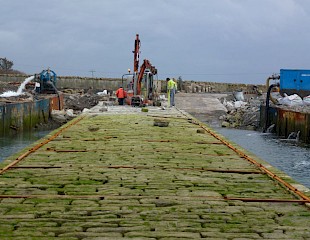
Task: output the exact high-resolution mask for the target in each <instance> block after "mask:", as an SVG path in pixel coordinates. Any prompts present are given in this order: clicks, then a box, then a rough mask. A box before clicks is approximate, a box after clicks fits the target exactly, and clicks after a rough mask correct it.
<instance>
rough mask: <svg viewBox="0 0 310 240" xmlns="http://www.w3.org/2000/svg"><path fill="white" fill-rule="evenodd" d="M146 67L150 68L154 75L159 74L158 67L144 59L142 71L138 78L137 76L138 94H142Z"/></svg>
mask: <svg viewBox="0 0 310 240" xmlns="http://www.w3.org/2000/svg"><path fill="white" fill-rule="evenodd" d="M146 69H148V70H149V71H150V72H151V73H152V74H153V75H156V74H157V69H156V68H155V67H154V66H152V64H151V63H150V61H149V60H147V59H144V60H143V64H142V65H141V67H140V72H139V74H138V78H137V94H138V95H140V94H141V82H142V79H143V75H144V73H145V70H146Z"/></svg>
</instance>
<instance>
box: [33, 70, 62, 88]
mask: <svg viewBox="0 0 310 240" xmlns="http://www.w3.org/2000/svg"><path fill="white" fill-rule="evenodd" d="M35 81H36V83H37V84H36V92H38V93H57V92H58V91H57V89H56V82H57V75H56V73H55V72H54V71H52V70H50V69H47V70H43V71H42V72H41V73H39V74H36V75H35Z"/></svg>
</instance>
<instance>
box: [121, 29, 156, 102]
mask: <svg viewBox="0 0 310 240" xmlns="http://www.w3.org/2000/svg"><path fill="white" fill-rule="evenodd" d="M140 47H141V42H140V39H139V34H136V39H135V48H134V51H132V52H133V54H134V72H133V73H132V74H130V73H129V74H124V75H123V77H122V83H123V82H124V77H125V76H126V78H127V81H126V83H127V86H126V88H125V89H127V93H128V94H127V96H128V99H127V103H128V104H130V105H131V106H134V107H136V106H139V107H141V106H145V105H150V104H153V103H154V100H156V96H155V95H156V94H155V92H156V88H155V85H154V81H153V80H154V76H155V75H157V69H156V68H155V67H154V66H152V64H151V63H150V61H149V60H147V59H144V60H143V63H142V65H141V67H140V71H139V57H140ZM129 72H130V70H129Z"/></svg>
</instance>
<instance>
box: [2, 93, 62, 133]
mask: <svg viewBox="0 0 310 240" xmlns="http://www.w3.org/2000/svg"><path fill="white" fill-rule="evenodd" d="M59 109H63V95H62V94H60V95H59V97H58V96H57V95H50V96H48V97H46V98H42V99H39V100H35V101H29V102H18V103H0V136H5V135H12V134H15V133H16V132H22V131H29V130H31V129H32V128H34V127H35V126H36V125H37V124H39V123H47V122H48V119H49V117H50V113H51V111H52V110H59Z"/></svg>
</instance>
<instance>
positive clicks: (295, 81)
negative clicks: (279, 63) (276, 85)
mask: <svg viewBox="0 0 310 240" xmlns="http://www.w3.org/2000/svg"><path fill="white" fill-rule="evenodd" d="M280 89H281V91H283V92H285V91H288V92H290V93H291V92H294V91H295V93H298V92H299V91H301V92H304V91H310V70H297V69H281V70H280Z"/></svg>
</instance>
